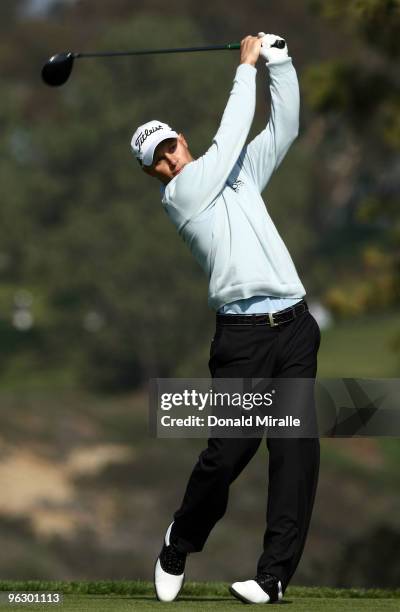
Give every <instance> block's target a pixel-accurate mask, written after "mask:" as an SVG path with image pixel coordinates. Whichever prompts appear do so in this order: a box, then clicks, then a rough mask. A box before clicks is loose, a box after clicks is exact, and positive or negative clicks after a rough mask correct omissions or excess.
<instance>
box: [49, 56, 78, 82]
mask: <svg viewBox="0 0 400 612" xmlns="http://www.w3.org/2000/svg"><path fill="white" fill-rule="evenodd" d="M73 65H74V54H73V53H57V55H53V57H51V58H50V59H49V60H48V61H47V62H46V63H45V65H44V66H43V68H42V79H43V81H44V82H45V83H46V84H47V85H50V86H51V87H59V86H60V85H64V83H65V82H66V81H68V78H69V75H70V74H71V71H72V67H73Z"/></svg>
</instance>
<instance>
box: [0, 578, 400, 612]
mask: <svg viewBox="0 0 400 612" xmlns="http://www.w3.org/2000/svg"><path fill="white" fill-rule="evenodd" d="M9 590H13V591H25V592H27V591H31V592H32V591H46V590H47V591H59V592H63V593H64V602H63V604H62V606H59V608H60V609H62V611H63V612H66V611H69V610H73V611H78V610H79V611H82V612H83V611H86V610H96V611H98V612H101V611H103V610H115V611H117V610H118V611H120V612H125V611H127V612H128V610H129V611H132V610H135V611H136V610H163V611H165V612H168V611H169V610H182V611H184V612H187V611H188V612H190V611H191V610H199V611H200V610H217V611H218V612H220V611H221V612H224V611H225V610H232V609H237V610H240V609H241V606H242V605H243V604H242V603H241V602H239V601H237V600H236V599H234V598H233V597H231V595H230V594H229V592H228V584H226V583H219V582H215V583H212V582H208V583H207V582H205V583H195V582H189V583H187V584H186V585H185V587H184V589H183V591H182V594H181V596H180V597H179V599H178V600H177V601H175V602H173V603H161V602H158V601H156V599H155V597H154V591H153V586H152V585H151V584H150V583H148V582H142V581H118V582H112V581H102V582H38V581H35V582H33V581H32V582H17V581H15V582H10V581H8V582H5V581H3V582H1V583H0V591H9ZM284 602H285V605H290V608H288V609H289V610H291V611H292V612H342V611H343V612H345V611H347V610H348V611H349V612H350V611H351V612H358V611H359V610H360V612H363V611H366V612H367V611H368V612H373V611H375V610H400V589H397V590H385V589H369V590H365V589H331V588H324V587H320V588H319V587H313V588H311V587H289V588H288V590H287V591H286V594H285V598H284ZM282 605H283V604H282ZM0 607H1V608H3V609H6V610H15V611H21V612H22V611H26V610H27V609H28V610H43V609H45V608H47V607H48V608H53V606H44V605H43V604H37V605H33V604H30V605H25V606H23V605H15V606H9V605H7V604H4V605H2V606H0ZM253 607H255V606H253ZM53 609H54V608H53ZM257 609H259V608H257Z"/></svg>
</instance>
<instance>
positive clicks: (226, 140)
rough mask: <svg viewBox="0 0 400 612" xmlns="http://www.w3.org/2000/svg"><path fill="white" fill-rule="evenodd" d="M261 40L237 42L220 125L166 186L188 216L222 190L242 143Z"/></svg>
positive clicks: (253, 100) (248, 38)
mask: <svg viewBox="0 0 400 612" xmlns="http://www.w3.org/2000/svg"><path fill="white" fill-rule="evenodd" d="M260 49H261V40H260V39H259V38H258V37H256V36H246V38H244V39H243V40H242V42H241V51H240V65H239V66H238V68H237V71H236V75H235V79H234V84H233V88H232V91H231V93H230V96H229V100H228V103H227V105H226V108H225V111H224V114H223V117H222V120H221V124H220V126H219V129H218V131H217V133H216V135H215V136H214V138H213V141H212V145H211V147H210V148H209V149H208V151H207V152H206V153H205V154H204V155H202V156H201V157H199V158H198V159H196V160H195V161H194V162H191V163H190V164H188V165H187V166H186V167H185V169H184V172H182V174H181V175H179V177H178V178H177V179H176V180H175V181H172V182H171V183H170V185H168V187H167V189H166V197H167V198H168V200H169V202H170V204H171V205H172V206H173V207H175V208H177V209H178V210H179V212H180V214H181V215H182V216H184V217H185V218H186V220H187V219H190V218H191V217H192V216H193V215H194V214H197V213H199V212H200V211H201V210H203V209H204V208H206V207H207V206H208V205H209V204H210V203H211V202H212V201H213V200H214V199H215V198H216V196H217V195H218V193H219V192H220V191H221V190H222V189H223V187H224V185H225V182H226V180H227V178H228V176H229V174H230V172H231V171H232V168H233V166H234V165H235V163H236V162H237V160H238V157H239V155H240V152H241V150H242V148H243V146H244V144H245V142H246V139H247V136H248V133H249V130H250V127H251V124H252V121H253V117H254V111H255V103H256V78H255V77H256V69H255V64H256V62H257V60H258V57H259V54H260Z"/></svg>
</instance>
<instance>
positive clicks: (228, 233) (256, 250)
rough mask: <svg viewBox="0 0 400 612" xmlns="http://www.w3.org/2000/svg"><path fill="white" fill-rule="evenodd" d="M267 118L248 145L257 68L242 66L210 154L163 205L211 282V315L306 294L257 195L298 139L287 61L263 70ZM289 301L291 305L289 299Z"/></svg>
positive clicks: (187, 171) (181, 177)
mask: <svg viewBox="0 0 400 612" xmlns="http://www.w3.org/2000/svg"><path fill="white" fill-rule="evenodd" d="M268 67H269V74H270V92H271V114H270V118H269V121H268V123H267V126H266V128H265V129H264V130H263V131H262V132H261V133H260V134H259V135H258V136H256V138H254V140H253V141H252V142H250V143H249V144H248V145H247V146H245V143H246V139H247V137H248V133H249V130H250V127H251V124H252V121H253V117H254V110H255V100H256V69H255V68H254V67H253V66H251V65H249V64H241V65H240V66H238V68H237V70H236V75H235V79H234V84H233V88H232V91H231V93H230V97H229V100H228V103H227V106H226V108H225V112H224V114H223V117H222V120H221V124H220V127H219V129H218V131H217V133H216V135H215V137H214V139H213V141H212V145H211V147H210V148H209V149H208V151H207V152H206V153H205V154H204V155H203V156H201V157H199V158H198V159H196V160H194V161H193V162H191V163H189V164H187V165H186V166H185V167H184V169H183V170H182V172H180V174H178V175H177V176H176V177H175V178H174V179H172V180H171V181H170V182H169V183H168V185H167V186H166V188H165V191H164V195H163V199H162V202H163V206H164V209H165V211H166V212H167V214H168V216H169V217H170V219H171V221H172V222H173V223H174V225H175V226H176V227H177V230H178V232H179V234H180V235H181V237H182V238H183V240H184V241H185V242H186V243H187V245H188V246H189V248H190V250H191V252H192V253H193V255H194V257H195V258H196V259H197V261H198V262H199V263H200V265H201V266H202V268H203V270H204V271H205V273H206V274H207V276H208V279H209V291H208V303H209V306H210V307H211V308H213V309H215V310H218V309H220V308H221V307H222V306H223V305H225V304H231V303H232V302H237V301H240V300H246V299H248V298H252V297H254V296H270V297H274V298H280V299H284V300H285V301H286V299H287V300H288V302H287V305H288V306H289V305H291V304H293V303H295V302H296V301H298V300H299V299H301V297H303V296H304V295H305V289H304V287H303V285H302V283H301V281H300V279H299V277H298V275H297V272H296V269H295V266H294V264H293V261H292V259H291V257H290V255H289V252H288V250H287V248H286V246H285V244H284V242H283V240H282V238H281V237H280V235H279V233H278V231H277V229H276V227H275V225H274V223H273V221H272V219H271V217H270V216H269V214H268V211H267V208H266V206H265V203H264V201H263V199H262V197H261V192H262V191H263V189H264V188H265V187H266V185H267V183H268V181H269V179H270V177H271V175H272V173H273V172H274V171H275V170H276V169H277V168H278V166H279V164H280V163H281V161H282V159H283V158H284V156H285V154H286V152H287V151H288V149H289V147H290V145H291V143H292V142H293V140H294V139H295V138H296V136H297V134H298V122H299V88H298V82H297V76H296V71H295V69H294V67H293V65H292V60H291V58H288V59H287V60H286V61H284V62H283V63H280V64H271V65H268ZM289 300H290V301H289Z"/></svg>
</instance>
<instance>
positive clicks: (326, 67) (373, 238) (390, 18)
mask: <svg viewBox="0 0 400 612" xmlns="http://www.w3.org/2000/svg"><path fill="white" fill-rule="evenodd" d="M310 5H311V7H312V9H313V10H314V11H315V12H317V13H318V14H320V15H322V16H323V17H324V18H326V19H327V20H329V21H330V23H332V26H333V27H334V28H335V31H336V34H337V41H338V47H339V46H341V44H342V41H343V40H345V39H346V38H348V37H357V38H358V39H359V40H360V42H361V43H362V45H361V46H360V49H359V52H358V53H351V54H349V56H348V57H347V58H346V57H345V58H340V59H338V60H333V61H332V60H330V61H326V62H323V63H319V64H314V65H311V66H310V67H309V68H308V70H307V72H306V74H305V75H304V81H303V86H304V91H305V92H306V96H307V100H308V103H309V105H310V107H311V108H312V109H313V110H314V111H317V112H318V113H320V114H321V115H322V116H323V117H324V121H323V123H322V124H321V130H320V131H319V134H318V135H317V139H316V142H317V145H316V146H317V151H318V152H319V155H320V159H321V160H323V162H324V164H325V176H327V177H328V180H327V182H326V184H325V191H326V193H325V198H326V200H327V201H328V202H330V209H331V210H333V211H334V212H333V215H332V213H330V217H328V219H329V223H332V216H335V217H336V224H337V231H336V232H334V233H333V234H332V240H331V241H330V240H327V241H326V243H325V246H324V247H323V248H322V249H321V251H320V253H321V254H322V256H325V257H326V256H327V255H328V256H331V255H332V251H333V250H336V252H337V253H339V250H341V254H339V262H338V263H339V265H338V267H337V275H336V278H335V280H334V281H333V283H332V285H333V286H332V287H331V288H330V289H329V290H328V291H327V293H326V296H325V298H326V301H327V303H328V304H329V305H330V306H331V307H332V308H333V309H334V310H335V311H336V312H337V313H340V314H354V313H359V312H362V311H364V310H366V309H368V310H371V309H374V308H378V309H380V308H382V307H388V306H393V305H397V304H398V303H399V301H400V278H399V269H400V248H399V247H400V217H399V215H398V206H399V196H398V194H399V187H400V174H399V155H398V152H399V149H400V122H399V117H400V113H399V111H400V104H399V103H400V80H399V72H398V67H397V63H398V57H399V54H400V2H399V0H368V1H366V2H360V1H358V0H352V1H350V2H349V1H347V2H345V1H344V0H327V1H324V2H321V1H318V0H317V1H315V0H313V1H312V2H311V3H310ZM314 143H315V141H314ZM329 177H330V178H329ZM338 245H343V247H344V248H343V249H338ZM346 245H347V247H346ZM371 253H374V257H373V259H374V261H373V263H372V260H371ZM350 257H352V258H353V259H354V261H353V262H352V263H351V262H350V259H349V258H350Z"/></svg>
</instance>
